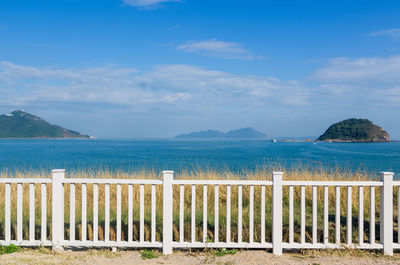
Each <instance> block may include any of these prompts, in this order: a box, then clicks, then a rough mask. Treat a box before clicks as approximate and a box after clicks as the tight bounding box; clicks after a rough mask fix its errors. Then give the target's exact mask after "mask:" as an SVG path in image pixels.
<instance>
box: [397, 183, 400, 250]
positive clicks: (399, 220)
mask: <svg viewBox="0 0 400 265" xmlns="http://www.w3.org/2000/svg"><path fill="white" fill-rule="evenodd" d="M397 243H399V244H400V186H398V187H397Z"/></svg>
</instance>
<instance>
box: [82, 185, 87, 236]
mask: <svg viewBox="0 0 400 265" xmlns="http://www.w3.org/2000/svg"><path fill="white" fill-rule="evenodd" d="M86 207H87V186H86V184H82V219H81V220H82V237H81V240H82V241H83V242H85V241H86V240H87V220H86V219H87V218H86V217H87V209H86Z"/></svg>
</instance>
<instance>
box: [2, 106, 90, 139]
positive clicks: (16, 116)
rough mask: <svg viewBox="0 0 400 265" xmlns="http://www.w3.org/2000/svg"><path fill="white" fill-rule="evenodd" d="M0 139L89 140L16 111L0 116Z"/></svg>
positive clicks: (77, 133) (84, 136)
mask: <svg viewBox="0 0 400 265" xmlns="http://www.w3.org/2000/svg"><path fill="white" fill-rule="evenodd" d="M0 138H90V137H89V136H88V135H82V134H80V133H79V132H76V131H72V130H67V129H64V128H63V127H60V126H57V125H53V124H50V123H48V122H47V121H45V120H43V119H42V118H40V117H38V116H35V115H32V114H29V113H27V112H24V111H23V110H16V111H13V112H11V113H9V114H5V115H0Z"/></svg>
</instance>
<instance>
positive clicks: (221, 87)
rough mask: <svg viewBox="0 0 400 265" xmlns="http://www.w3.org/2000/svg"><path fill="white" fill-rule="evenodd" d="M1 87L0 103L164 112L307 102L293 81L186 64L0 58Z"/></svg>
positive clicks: (233, 108)
mask: <svg viewBox="0 0 400 265" xmlns="http://www.w3.org/2000/svg"><path fill="white" fill-rule="evenodd" d="M0 90H3V91H2V98H1V99H0V102H1V103H2V104H8V105H14V106H23V105H28V104H31V105H35V104H44V105H46V104H50V103H54V102H64V103H73V104H82V105H87V106H90V105H91V104H97V105H101V104H111V105H114V106H125V107H127V108H129V109H130V110H131V111H139V112H140V111H148V110H151V109H152V108H154V107H157V108H160V107H161V108H162V106H164V105H165V106H170V107H165V108H166V109H168V110H169V111H174V110H175V111H192V112H193V111H197V112H203V111H218V110H221V109H231V110H233V111H240V110H241V109H242V108H254V110H258V109H257V108H259V106H262V107H269V106H282V105H283V106H298V105H304V104H308V100H307V99H308V97H309V92H308V91H307V90H306V89H305V88H303V87H302V86H301V85H300V84H299V83H297V82H286V81H281V80H278V79H274V78H267V77H258V76H253V75H240V74H231V73H228V72H222V71H215V70H207V69H204V68H200V67H196V66H190V65H160V66H156V67H154V68H153V69H152V70H150V71H146V72H139V71H138V70H136V69H134V68H121V67H115V66H105V67H96V68H86V69H72V68H49V67H33V66H23V65H17V64H13V63H10V62H1V63H0ZM160 104H161V105H160Z"/></svg>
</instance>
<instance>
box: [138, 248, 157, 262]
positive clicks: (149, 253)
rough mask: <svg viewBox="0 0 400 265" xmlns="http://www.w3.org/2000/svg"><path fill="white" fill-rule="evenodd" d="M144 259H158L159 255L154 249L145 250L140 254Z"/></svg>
mask: <svg viewBox="0 0 400 265" xmlns="http://www.w3.org/2000/svg"><path fill="white" fill-rule="evenodd" d="M139 253H140V256H141V257H142V259H145V260H146V259H155V258H158V253H157V252H156V251H155V250H152V249H143V250H141V251H140V252H139Z"/></svg>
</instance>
